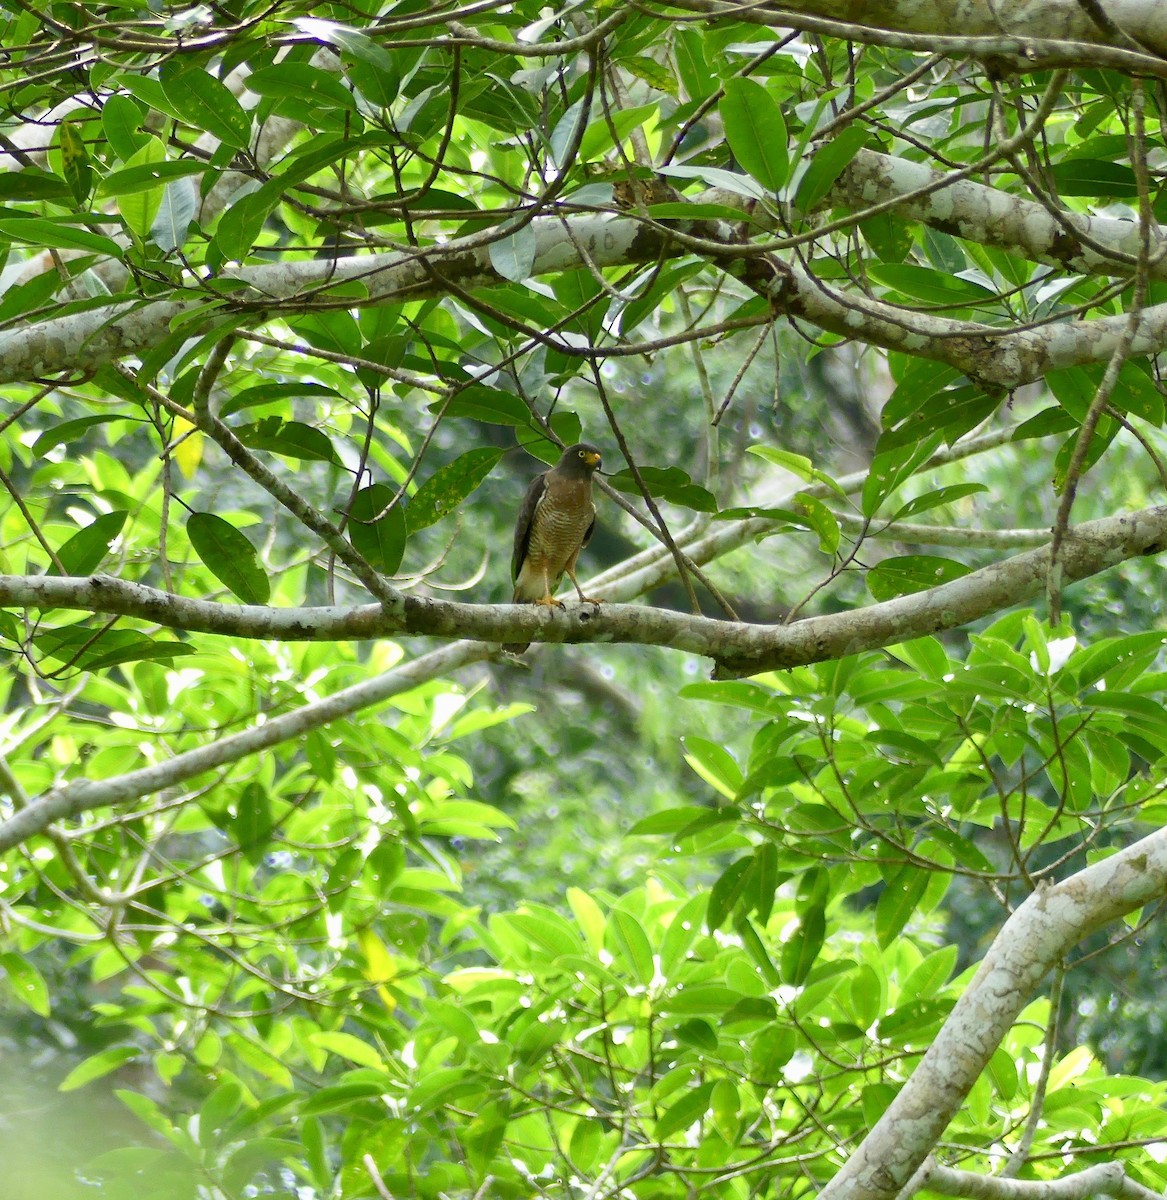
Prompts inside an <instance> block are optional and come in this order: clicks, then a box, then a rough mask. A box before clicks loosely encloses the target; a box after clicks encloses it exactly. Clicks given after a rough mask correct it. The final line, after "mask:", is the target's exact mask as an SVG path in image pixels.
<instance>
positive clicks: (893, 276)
mask: <svg viewBox="0 0 1167 1200" xmlns="http://www.w3.org/2000/svg"><path fill="white" fill-rule="evenodd" d="M867 273H868V275H870V276H871V278H872V279H874V280H875V282H876V283H882V284H883V285H884V286H885V287H889V288H892V289H894V290H895V291H896V292H897V293H899V295H900V296H902V297H904V298H905V299H909V300H919V301H921V302H923V303H924V304H928V305H940V306H943V307H952V306H960V307H963V306H968V305H972V306H976V305H983V304H984V303H985V302H986V301H993V300H996V298H997V295H996V293H995V292H994V291H993V290H992V289H991V288H987V287H985V286H984V285H983V284H980V283H975V282H973V281H972V280H969V279H961V278H959V277H958V276H956V275H950V274H949V273H948V272H947V271H937V270H935V269H933V268H932V267H921V266H918V265H916V264H915V263H871V264H869V265H868V268H867Z"/></svg>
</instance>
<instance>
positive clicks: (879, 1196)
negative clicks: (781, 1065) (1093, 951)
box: [819, 829, 1167, 1200]
mask: <svg viewBox="0 0 1167 1200" xmlns="http://www.w3.org/2000/svg"><path fill="white" fill-rule="evenodd" d="M1164 895H1167V829H1161V830H1158V831H1157V832H1155V833H1153V834H1151V835H1150V836H1149V837H1146V838H1143V839H1142V841H1139V842H1136V843H1135V844H1134V845H1133V846H1130V847H1128V848H1127V849H1125V850H1121V851H1119V852H1118V853H1117V854H1114V855H1112V856H1111V857H1110V858H1107V859H1104V860H1103V861H1102V862H1099V863H1096V864H1095V865H1094V866H1091V867H1087V868H1086V869H1085V870H1082V871H1079V872H1078V873H1077V874H1075V875H1071V876H1070V877H1069V878H1068V879H1065V880H1063V881H1062V882H1061V883H1057V884H1053V885H1051V886H1048V887H1042V888H1039V889H1038V890H1037V891H1036V892H1034V893H1033V894H1032V895H1031V896H1030V897H1029V899H1028V900H1026V901H1025V903H1024V904H1023V905H1022V906H1021V907H1020V908H1019V909H1018V910H1017V911H1016V912H1015V913H1014V914H1013V916H1011V917H1010V918H1009V920H1008V921H1006V922H1005V925H1004V927H1003V928H1002V929H1001V932H1000V933H999V934H998V935H997V938H996V940H995V941H994V942H993V945H992V948H991V949H990V950H989V953H988V954H987V955H986V956H985V960H984V962H983V963H982V964H981V967H980V970H979V971H978V972H977V973H976V976H975V977H974V978H973V981H972V982H971V983H970V984H969V986H968V990H967V991H966V992H965V993H964V995H962V996H961V998H960V999H959V1000H958V1001H957V1003H956V1007H955V1008H954V1009H953V1010H952V1013H951V1015H950V1016H949V1018H948V1020H947V1021H945V1023H944V1027H943V1028H942V1029H941V1031H940V1033H939V1034H938V1035H937V1037H936V1040H935V1041H934V1042H933V1043H932V1045H931V1046H930V1047H929V1048H928V1052H927V1053H926V1054H925V1055H924V1058H923V1059H922V1060H921V1062H920V1065H919V1066H918V1067H917V1068H916V1071H915V1072H914V1073H913V1075H912V1077H911V1079H909V1080H908V1082H907V1083H906V1084H905V1085H904V1087H903V1088H902V1089H901V1090H900V1092H899V1094H898V1095H897V1096H896V1098H895V1099H894V1100H893V1101H892V1103H891V1105H890V1107H889V1108H888V1109H887V1111H886V1112H885V1113H884V1115H883V1116H882V1117H881V1118H880V1119H879V1121H878V1122H877V1123H876V1125H875V1127H874V1128H873V1129H872V1130H871V1132H870V1133H869V1134H868V1135H867V1137H866V1138H865V1139H864V1140H863V1142H862V1144H861V1145H860V1146H859V1148H858V1149H857V1150H856V1151H855V1153H854V1154H853V1155H852V1156H851V1157H850V1158H849V1159H848V1160H847V1162H846V1163H845V1164H844V1166H843V1167H842V1169H841V1170H840V1171H839V1173H838V1174H837V1175H836V1176H835V1178H834V1179H832V1180H831V1182H830V1183H828V1184H827V1186H826V1188H825V1189H824V1190H823V1191H822V1192H821V1193H819V1200H892V1198H893V1197H895V1196H897V1195H898V1194H899V1192H900V1190H901V1189H902V1188H903V1187H904V1185H905V1184H907V1183H908V1181H909V1180H911V1179H912V1177H913V1175H914V1174H915V1172H916V1171H917V1169H918V1168H919V1167H920V1166H921V1165H922V1164H923V1163H924V1162H925V1160H926V1158H927V1156H928V1154H929V1153H930V1152H931V1150H932V1149H933V1147H934V1146H935V1145H936V1142H937V1140H938V1139H939V1138H940V1137H941V1136H942V1135H943V1133H944V1130H945V1128H946V1127H947V1126H948V1123H949V1121H951V1119H952V1117H953V1116H954V1115H955V1114H956V1113H957V1112H958V1111H959V1109H960V1107H961V1105H962V1104H963V1103H964V1100H965V1097H966V1096H967V1095H968V1092H969V1089H970V1088H971V1087H972V1086H973V1084H974V1083H975V1082H976V1080H977V1078H978V1077H979V1076H980V1074H981V1072H982V1071H983V1070H984V1069H985V1067H986V1066H987V1065H988V1062H989V1059H990V1058H991V1057H992V1055H993V1051H994V1050H996V1048H997V1046H998V1045H999V1044H1000V1042H1001V1039H1002V1038H1003V1037H1004V1036H1005V1034H1006V1033H1007V1032H1008V1030H1009V1028H1010V1027H1011V1026H1012V1024H1013V1022H1014V1021H1015V1020H1016V1019H1017V1017H1018V1015H1019V1014H1020V1012H1021V1010H1022V1009H1023V1008H1024V1007H1025V1005H1026V1004H1028V1003H1029V1001H1030V999H1031V998H1032V997H1033V994H1034V992H1035V991H1036V989H1037V987H1038V985H1039V984H1040V983H1041V981H1042V979H1043V978H1044V976H1045V974H1046V972H1047V971H1049V970H1050V968H1051V967H1053V966H1054V965H1055V964H1056V963H1057V962H1058V961H1060V960H1061V959H1062V958H1063V957H1064V956H1065V955H1066V953H1067V952H1068V951H1069V950H1070V949H1071V948H1072V947H1074V946H1075V945H1076V944H1077V943H1078V942H1080V941H1081V940H1082V938H1084V937H1086V936H1087V934H1090V933H1092V932H1093V931H1094V930H1096V929H1098V928H1100V927H1101V926H1103V925H1105V924H1107V923H1108V922H1110V921H1114V920H1116V919H1117V918H1119V917H1122V916H1125V915H1126V914H1127V913H1129V912H1132V911H1133V910H1135V909H1137V908H1141V907H1142V906H1143V905H1145V904H1149V903H1152V902H1154V901H1156V900H1159V899H1161V898H1162V897H1163V896H1164ZM999 1182H1001V1183H1004V1182H1006V1181H1004V1180H1001V1181H999ZM1008 1182H1009V1183H1010V1184H1016V1183H1017V1182H1018V1181H1016V1180H1009V1181H1008ZM927 1186H929V1187H931V1186H932V1184H931V1183H928V1184H927ZM1030 1186H1031V1187H1033V1186H1034V1185H1032V1184H1031V1185H1030ZM936 1190H940V1189H936ZM948 1194H960V1195H969V1196H973V1195H984V1196H988V1195H989V1194H990V1193H989V1192H987V1191H984V1192H972V1191H961V1192H959V1193H952V1192H950V1193H948ZM1038 1194H1043V1193H1038ZM1045 1194H1048V1195H1054V1194H1055V1193H1045ZM1057 1194H1059V1195H1069V1193H1057ZM1112 1194H1116V1193H1112ZM1123 1194H1124V1195H1133V1194H1134V1193H1130V1192H1124V1193H1123ZM992 1195H993V1196H994V1197H996V1196H1001V1197H1002V1200H1004V1197H1005V1195H1006V1193H1004V1192H994V1193H992ZM1009 1195H1010V1196H1019V1195H1020V1194H1019V1193H1016V1192H1014V1193H1009Z"/></svg>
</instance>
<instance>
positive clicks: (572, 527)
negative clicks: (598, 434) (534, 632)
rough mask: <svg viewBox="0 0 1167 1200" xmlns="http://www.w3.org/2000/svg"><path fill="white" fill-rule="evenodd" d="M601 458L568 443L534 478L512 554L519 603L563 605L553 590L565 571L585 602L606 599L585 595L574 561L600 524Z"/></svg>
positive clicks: (521, 646) (518, 646)
mask: <svg viewBox="0 0 1167 1200" xmlns="http://www.w3.org/2000/svg"><path fill="white" fill-rule="evenodd" d="M602 461H603V460H602V458H601V457H600V452H599V451H598V450H597V449H596V448H595V446H589V445H588V444H587V443H586V442H579V443H577V444H576V445H574V446H568V448H567V449H566V450H564V452H563V454H562V455H561V456H560V459H559V462H558V463H557V464H556V465H555V466H554V467H552V469H551V470H550V471H544V472H543V474H542V475H538V476H536V477H535V478H534V479H533V480H532V481H531V486H530V487H529V488H527V494H526V495H525V496H524V497H523V503H522V506H521V507H520V508H519V519H518V521H517V522H516V523H515V550H514V555H513V557H512V558H511V578H512V579H514V581H515V594H514V603H515V604H543V605H546V606H547V607H548V608H563V607H564V605H563V603H562V601H560V600H556V599H555V596H554V595H553V592H554V591H555V589H556V588H557V587H558V586H559V581H560V580H561V579H562V578H563V575H564V572H566V573H567V574H568V576H569V577H570V578H571V582H572V583H574V584H575V590H576V592H577V593H578V594H579V598H580V600H581V601H582V602H583V603H584V604H602V603H603V601H601V600H597V599H595V598H593V597H591V596H585V595H584V594H583V589H582V588H581V587H580V586H579V580H578V579H576V577H575V560H576V559H577V558H578V557H579V552H580V551H581V550H582V549H583V548H584V547H585V546H586V545H587V544H588V539H589V538H590V537H591V536H592V530H593V529H594V528H595V527H596V506H595V505H594V504H593V503H592V476H593V475H594V474H595V473H596V471H597V470H598V468H599V466H600V463H601V462H602ZM529 645H530V642H513V643H510V644H508V645H505V646H503V649H504V650H507V651H509V652H510V653H511V654H522V652H523V651H524V650H526V648H527V647H528V646H529Z"/></svg>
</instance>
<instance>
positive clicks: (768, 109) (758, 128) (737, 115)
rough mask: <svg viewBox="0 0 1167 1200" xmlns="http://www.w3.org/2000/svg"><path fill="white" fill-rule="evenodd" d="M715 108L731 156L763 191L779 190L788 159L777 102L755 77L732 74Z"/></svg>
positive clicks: (787, 165) (786, 170)
mask: <svg viewBox="0 0 1167 1200" xmlns="http://www.w3.org/2000/svg"><path fill="white" fill-rule="evenodd" d="M718 107H719V110H720V112H721V119H722V120H723V121H724V122H725V137H726V141H728V142H729V148H730V149H731V150H732V151H733V156H734V158H736V159H737V161H738V162H739V163H740V164H741V165H742V167H744V168H745V170H747V171H748V172H749V173H750V174H751V175H752V176H753V177H754V178H755V179H756V180H757V181H758V182H759V183H760V184H762V186H763V187H765V188H766V190H767V191H769V192H773V193H777V192H779V191H780V190H781V188H782V185H783V184H784V183H785V182H786V176H787V172H788V170H789V162H788V155H787V148H786V122H785V121H784V120H783V118H782V110H781V109H780V108H779V107H778V104H777V102H776V101H775V100H774V98H773V97H772V96H771V95H770V93H769V92H768V91H767V90H766V89H765V88H764V87H763V86H762V85H761V84H760V83H758V82H757V81H756V80H753V79H745V78H741V77H735V78H733V79H728V80H726V83H725V96H724V97H723V98H722V101H721V104H720V105H719V106H718Z"/></svg>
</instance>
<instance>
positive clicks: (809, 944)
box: [779, 904, 827, 987]
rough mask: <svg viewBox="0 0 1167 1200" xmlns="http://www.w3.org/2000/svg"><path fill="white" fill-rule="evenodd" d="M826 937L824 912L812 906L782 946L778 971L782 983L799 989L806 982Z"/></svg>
mask: <svg viewBox="0 0 1167 1200" xmlns="http://www.w3.org/2000/svg"><path fill="white" fill-rule="evenodd" d="M826 936H827V923H826V913H825V910H824V909H823V907H822V905H819V904H816V905H813V906H812V907H810V908H808V909H807V910H806V911H805V912H804V913H803V914H802V915H801V916H800V917H799V920H798V927H797V928H796V929H795V931H794V933H793V934H792V935H791V936H790V937H789V938H788V939H787V940H786V942H785V943H784V944H783V946H782V958H781V962H780V965H779V970H780V972H781V974H782V982H783V983H785V984H787V985H788V986H791V987H800V986H801V985H802V984H804V983H805V982H806V978H807V976H808V975H809V974H810V970H811V967H813V966H814V964H815V960H816V959H817V958H818V956H819V951H820V950H821V949H822V948H823V942H824V941H826Z"/></svg>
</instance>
